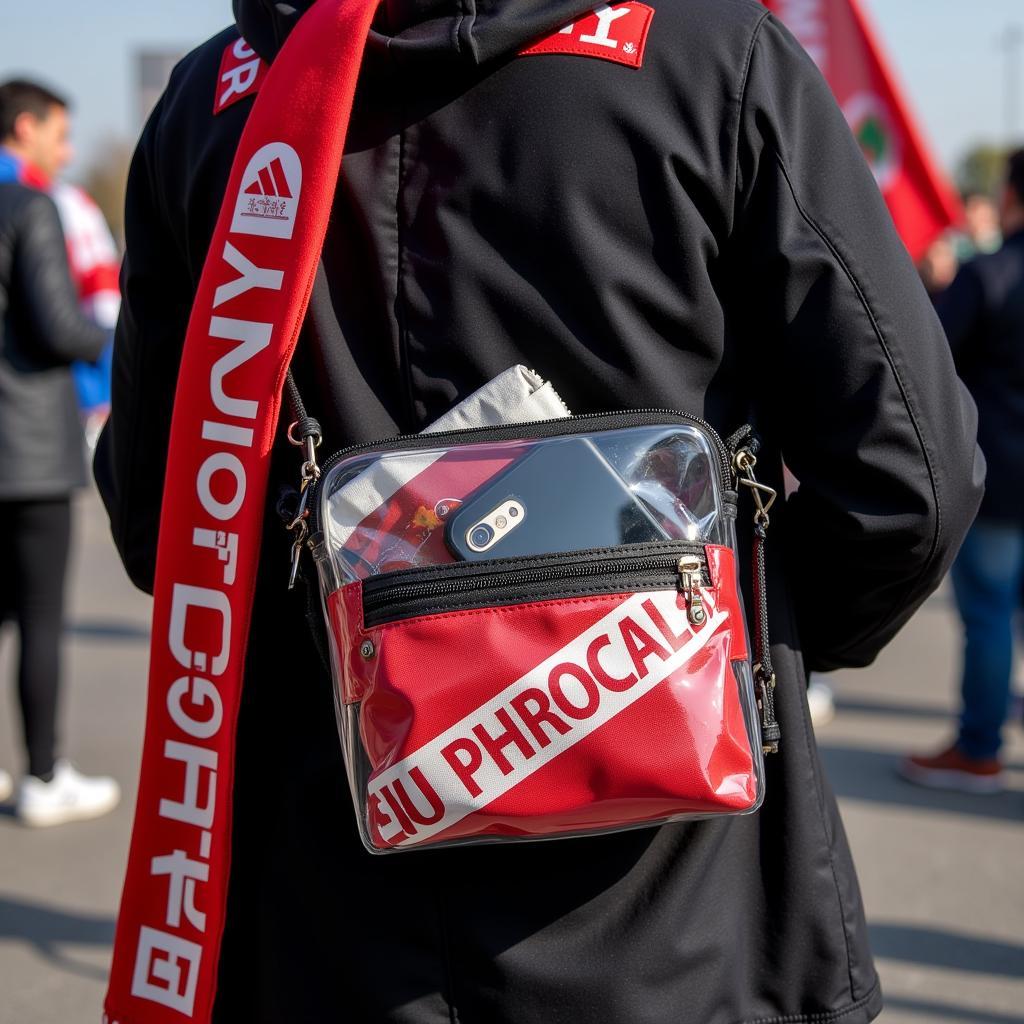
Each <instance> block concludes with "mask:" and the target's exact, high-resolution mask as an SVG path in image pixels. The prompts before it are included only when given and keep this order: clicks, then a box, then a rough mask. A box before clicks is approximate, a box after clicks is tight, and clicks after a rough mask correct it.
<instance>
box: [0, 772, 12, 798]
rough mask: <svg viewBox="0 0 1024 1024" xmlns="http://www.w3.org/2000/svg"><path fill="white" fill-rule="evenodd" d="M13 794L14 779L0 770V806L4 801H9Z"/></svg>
mask: <svg viewBox="0 0 1024 1024" xmlns="http://www.w3.org/2000/svg"><path fill="white" fill-rule="evenodd" d="M13 792H14V779H12V778H11V776H10V773H9V772H5V771H3V770H2V769H0V804H2V803H4V801H6V800H10V798H11V794H12V793H13Z"/></svg>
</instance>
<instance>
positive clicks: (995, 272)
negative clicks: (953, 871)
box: [903, 150, 1024, 793]
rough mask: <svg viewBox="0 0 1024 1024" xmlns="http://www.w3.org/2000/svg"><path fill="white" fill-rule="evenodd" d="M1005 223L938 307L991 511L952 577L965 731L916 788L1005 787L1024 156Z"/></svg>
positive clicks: (1019, 459)
mask: <svg viewBox="0 0 1024 1024" xmlns="http://www.w3.org/2000/svg"><path fill="white" fill-rule="evenodd" d="M1000 219H1001V222H1002V231H1003V235H1004V237H1005V242H1004V243H1003V245H1002V248H1000V249H999V250H998V252H995V253H992V254H988V255H982V256H979V257H977V258H976V259H974V260H972V261H971V262H969V263H967V264H965V265H964V267H963V268H962V269H961V270H960V272H959V273H958V274H957V276H956V279H955V280H954V281H953V283H952V285H951V286H950V287H949V289H948V290H947V291H946V293H945V294H944V295H943V296H942V297H941V298H940V299H939V302H938V311H939V316H940V318H941V320H942V323H943V326H944V327H945V328H946V334H947V336H948V338H949V343H950V346H951V347H952V350H953V358H954V360H955V361H956V365H957V370H958V372H959V373H960V376H961V377H962V378H963V380H964V382H965V383H966V384H967V387H968V389H969V390H970V392H971V394H972V395H973V396H974V400H975V402H976V403H977V405H978V419H979V426H978V441H979V444H980V445H981V450H982V452H983V453H984V455H985V458H986V459H987V461H988V484H987V490H986V493H985V498H984V500H983V502H982V506H981V511H980V512H979V514H978V518H977V520H976V521H975V523H974V526H972V527H971V530H970V533H968V535H967V539H966V540H965V541H964V545H963V548H962V549H961V551H960V554H959V556H958V557H957V560H956V562H955V564H954V566H953V573H952V577H953V587H954V590H955V593H956V601H957V607H958V608H959V610H960V616H961V618H962V619H963V623H964V632H965V646H964V663H963V677H962V682H961V693H962V701H963V706H962V711H961V715H960V728H959V733H958V735H957V737H956V740H955V742H954V743H952V744H951V745H950V746H948V747H947V748H946V749H945V750H943V751H941V752H940V753H939V754H937V755H934V756H922V755H919V756H915V757H910V758H907V760H906V761H904V763H903V774H904V775H905V776H906V777H907V778H908V779H910V780H911V781H913V782H918V783H921V784H922V785H927V786H934V787H941V788H951V789H958V790H966V791H968V792H972V793H994V792H998V791H999V790H1001V789H1003V788H1004V786H1005V778H1004V774H1003V766H1002V763H1001V761H1000V759H999V751H1000V747H1001V744H1002V739H1001V733H1002V728H1003V725H1004V724H1005V721H1006V718H1007V712H1008V707H1009V700H1010V683H1011V676H1012V673H1013V640H1014V636H1013V631H1014V618H1015V616H1016V612H1017V609H1018V608H1019V606H1020V602H1021V588H1022V586H1024V487H1022V486H1021V479H1022V478H1024V150H1020V151H1018V152H1016V153H1014V154H1013V155H1012V156H1011V157H1010V159H1009V164H1008V172H1007V180H1006V186H1005V189H1004V193H1003V199H1002V205H1001V216H1000Z"/></svg>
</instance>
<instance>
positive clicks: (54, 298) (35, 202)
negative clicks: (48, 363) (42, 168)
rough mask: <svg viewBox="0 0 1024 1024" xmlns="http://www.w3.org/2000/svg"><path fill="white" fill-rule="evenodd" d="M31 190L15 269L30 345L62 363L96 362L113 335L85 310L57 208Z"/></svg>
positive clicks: (15, 257)
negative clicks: (74, 276) (78, 292)
mask: <svg viewBox="0 0 1024 1024" xmlns="http://www.w3.org/2000/svg"><path fill="white" fill-rule="evenodd" d="M31 191H32V195H31V198H30V199H28V200H27V202H26V203H25V205H24V208H23V209H22V211H21V218H20V220H19V225H18V233H17V241H16V243H15V246H16V248H15V252H14V264H13V278H14V285H15V290H16V293H17V295H18V300H19V307H20V308H21V309H23V310H24V312H25V315H26V319H27V322H28V324H29V326H30V329H31V335H30V336H29V337H28V338H26V341H28V342H30V343H32V344H33V345H34V346H35V348H36V349H37V350H38V351H39V352H40V354H42V355H44V356H45V357H46V358H48V359H52V360H55V361H57V362H60V363H72V362H74V361H75V360H76V359H80V360H82V361H84V362H90V363H91V362H95V361H96V360H97V359H99V357H100V355H101V354H102V352H103V349H104V348H105V347H106V344H107V340H108V337H107V332H106V331H105V330H103V328H102V327H99V326H98V325H96V324H94V323H93V322H92V321H91V320H89V319H87V318H86V317H85V315H84V314H83V313H82V311H81V309H80V308H79V305H78V296H77V294H76V293H75V286H74V284H73V283H72V281H71V271H70V269H69V267H68V256H67V249H66V247H65V244H64V232H63V231H62V230H61V226H60V217H59V216H58V214H57V207H56V206H55V205H54V203H53V200H52V199H50V197H49V196H47V195H45V194H44V193H42V192H36V191H34V190H31Z"/></svg>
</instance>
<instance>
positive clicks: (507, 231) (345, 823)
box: [96, 0, 981, 1024]
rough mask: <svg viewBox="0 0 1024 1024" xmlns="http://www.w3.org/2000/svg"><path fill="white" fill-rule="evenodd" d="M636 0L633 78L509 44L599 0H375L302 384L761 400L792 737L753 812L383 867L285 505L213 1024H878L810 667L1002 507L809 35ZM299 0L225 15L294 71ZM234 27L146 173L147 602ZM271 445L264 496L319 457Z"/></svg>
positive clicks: (381, 408)
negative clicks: (340, 724) (372, 851)
mask: <svg viewBox="0 0 1024 1024" xmlns="http://www.w3.org/2000/svg"><path fill="white" fill-rule="evenodd" d="M648 3H649V4H650V6H652V7H653V8H654V15H653V20H652V21H651V23H650V30H649V32H648V34H647V37H646V46H645V47H644V46H642V45H641V44H642V42H643V41H642V40H640V39H631V38H623V37H618V36H616V34H615V33H614V31H612V32H610V34H609V36H608V44H609V45H608V46H606V47H605V49H607V50H608V51H609V53H612V55H613V58H614V57H615V56H618V57H623V56H624V55H626V54H631V55H632V58H633V59H636V57H637V54H638V50H641V49H642V50H643V54H642V66H641V67H639V68H634V67H630V66H628V63H625V62H623V61H622V60H616V59H610V60H609V59H600V58H598V57H594V56H576V55H571V54H565V53H548V54H527V55H523V56H519V55H518V54H519V52H520V51H521V50H522V49H523V48H524V47H525V46H527V45H528V44H530V43H532V42H534V41H535V40H537V39H540V38H544V37H547V36H551V35H552V34H554V33H558V32H559V30H560V29H561V28H562V27H563V26H566V25H567V23H570V22H573V23H574V25H575V26H576V27H575V29H573V30H570V31H576V32H577V33H582V32H584V31H586V30H587V28H588V26H593V25H594V24H595V21H596V19H595V18H594V16H593V15H592V14H591V10H590V9H591V8H592V7H593V6H594V3H593V0H491V2H488V3H487V4H480V3H478V4H476V5H472V4H471V5H467V4H465V3H460V2H455V0H389V2H387V3H386V4H383V5H382V7H381V8H380V10H379V12H378V15H377V19H376V22H375V31H374V33H373V34H372V35H371V39H370V42H369V45H368V47H367V51H366V57H365V62H364V66H363V69H362V72H361V80H360V87H359V91H358V94H357V98H356V106H355V112H354V117H353V122H352V126H351V129H350V134H349V139H348V145H347V153H346V156H345V159H344V163H343V168H342V174H341V177H340V180H339V182H338V187H337V190H336V195H335V204H334V210H333V215H332V218H331V223H330V228H329V230H328V235H327V240H326V243H325V246H324V250H323V254H322V266H321V269H320V271H319V272H318V274H317V277H316V280H315V283H314V287H313V294H312V300H311V303H310V306H309V312H308V315H307V317H306V323H305V327H304V330H303V334H302V337H301V339H300V341H299V346H298V354H297V362H296V364H295V372H296V375H297V379H298V383H299V386H300V387H301V388H302V390H303V394H304V396H305V398H306V402H307V404H308V405H309V406H310V407H311V411H312V412H314V413H315V415H316V416H318V417H319V418H320V420H321V422H322V423H323V425H324V432H325V435H326V442H325V450H326V448H327V447H329V448H332V449H336V448H341V447H342V446H344V445H347V444H350V443H353V442H358V441H364V440H372V439H378V438H382V437H386V436H388V435H393V434H397V433H400V432H410V431H417V430H420V429H421V428H422V427H423V426H425V425H426V424H427V423H429V422H430V421H432V420H433V419H435V418H437V417H438V416H439V415H440V414H441V413H443V412H444V411H445V410H447V409H448V408H449V407H450V406H451V405H452V403H454V402H455V401H457V400H458V399H459V398H460V397H463V396H465V395H467V394H468V393H470V392H471V391H473V390H474V389H475V388H477V387H479V386H480V385H481V384H483V383H484V382H486V381H487V380H489V379H490V378H492V377H494V376H496V375H497V374H498V373H500V372H501V371H503V370H505V369H507V368H508V367H509V366H510V365H512V364H514V363H523V364H525V365H528V366H533V367H535V368H536V369H537V371H538V372H539V373H541V374H542V375H543V376H545V377H546V378H548V379H550V380H551V381H552V382H553V383H554V385H555V387H556V388H557V389H558V390H559V392H560V393H561V394H562V396H563V398H564V399H565V400H566V403H567V404H568V405H569V407H570V408H571V409H573V411H575V412H580V413H583V412H591V411H597V410H602V409H615V408H620V409H621V408H628V407H645V406H650V407H668V408H678V409H681V410H684V411H688V412H691V413H696V414H703V415H704V416H705V417H706V418H707V419H708V420H710V421H711V423H712V424H714V425H715V426H717V427H718V428H719V429H721V430H723V431H731V430H732V429H734V428H735V426H737V425H739V424H742V423H744V422H745V421H746V420H747V418H748V417H749V416H751V415H754V416H756V418H757V422H758V425H759V427H760V430H761V433H762V434H763V436H764V439H765V442H766V450H765V452H764V454H763V455H762V457H761V460H760V461H759V463H758V470H759V473H760V470H761V469H762V467H763V468H764V474H765V478H766V480H767V482H769V483H771V484H773V485H774V486H776V487H778V488H780V490H781V487H782V469H781V466H782V459H781V457H782V455H785V457H786V460H787V461H788V462H789V463H790V464H791V465H792V467H793V470H794V472H795V473H796V475H797V476H798V477H799V479H800V480H801V487H800V490H799V491H798V492H797V493H796V494H795V495H794V496H793V497H791V498H790V500H789V501H788V502H787V503H786V504H785V506H783V507H782V508H780V510H779V512H778V515H777V516H776V515H775V514H774V513H773V515H772V533H773V536H772V538H771V541H770V544H771V546H772V547H771V551H770V553H769V556H768V561H769V581H768V592H769V595H770V599H769V602H768V604H769V614H770V617H771V628H772V637H773V641H774V643H773V648H772V656H773V660H774V661H775V665H776V669H777V671H778V678H779V682H778V688H777V691H776V693H777V702H778V705H779V718H780V720H781V724H782V729H783V742H782V750H781V753H780V754H779V755H778V756H776V757H772V758H769V762H770V763H769V765H768V768H767V772H768V777H767V797H766V800H765V803H764V806H763V808H762V809H761V811H760V812H759V813H758V814H756V815H753V816H750V817H741V818H731V819H730V820H728V821H724V820H723V821H717V822H697V823H693V824H687V825H668V826H665V827H663V828H655V829H645V830H639V831H634V832H627V833H621V834H618V835H611V836H604V837H594V838H586V839H572V840H564V841H559V842H547V843H532V844H521V845H516V846H511V847H510V846H501V845H495V846H479V847H463V848H459V849H452V850H443V851H433V852H431V851H423V852H418V853H413V854H408V855H401V856H394V857H372V856H370V855H368V854H366V853H365V852H364V850H363V848H362V845H361V843H360V841H359V839H358V836H357V835H356V830H355V823H354V816H353V813H352V807H351V802H350V798H349V795H348V791H347V786H346V782H345V775H344V769H343V767H342V763H341V757H340V752H339V745H338V739H337V734H336V727H335V718H334V708H333V700H332V693H331V685H330V681H329V678H328V676H327V674H326V673H325V671H324V668H323V665H322V663H321V662H320V659H319V656H318V655H317V653H316V651H315V649H314V647H313V644H312V642H311V640H310V637H309V633H308V630H307V627H306V624H305V621H304V612H305V605H306V598H305V596H304V595H303V594H301V593H300V592H299V591H298V590H297V591H294V592H292V593H291V594H289V593H288V592H287V591H286V589H285V583H286V580H285V578H284V577H285V576H287V561H288V548H289V543H288V540H287V538H286V536H285V534H284V531H283V530H282V528H281V526H280V525H279V523H278V522H277V521H276V517H275V516H274V514H273V513H272V512H270V513H269V514H268V515H267V518H266V534H265V541H264V545H265V557H264V559H263V567H262V570H261V578H260V580H259V583H258V585H257V593H256V602H255V607H254V610H253V618H252V627H251V637H250V643H249V651H248V661H247V675H246V683H245V689H244V692H243V696H242V708H241V714H240V720H239V725H238V755H237V761H236V766H235V776H234V778H235V790H234V801H233V808H234V855H233V857H232V877H231V886H230V892H229V897H228V923H227V931H226V933H225V936H224V942H223V949H222V958H221V964H220V971H219V993H218V999H217V1007H216V1012H215V1017H216V1019H217V1020H218V1021H221V1022H235V1021H245V1022H247V1024H299V1022H303V1024H304V1022H308V1021H317V1022H320V1021H324V1022H326V1021H340V1020H351V1021H358V1022H360V1024H384V1022H387V1024H441V1022H450V1021H453V1020H456V1019H457V1020H459V1021H461V1022H462V1024H742V1022H754V1021H758V1022H760V1024H769V1022H780V1024H781V1022H783V1021H787V1022H788V1021H793V1022H795V1021H822V1022H824V1021H831V1020H840V1019H841V1021H842V1024H863V1022H865V1021H868V1020H871V1019H872V1018H873V1017H875V1016H876V1015H877V1014H878V1012H879V1009H880V1006H881V994H880V991H879V987H878V979H877V976H876V974H875V971H874V967H873V965H872V961H871V955H870V952H869V950H868V946H867V936H866V928H865V924H864V919H863V914H862V910H861V900H860V895H859V892H858V886H857V881H856V878H855V876H854V871H853V866H852V864H851V862H850V854H849V850H848V847H847V843H846V839H845V836H844V834H843V829H842V825H841V823H840V820H839V816H838V812H837V809H836V804H835V800H834V798H833V796H832V794H831V792H830V790H829V787H828V785H827V783H826V781H825V780H824V778H823V777H822V772H821V767H820V765H819V762H818V757H817V754H816V751H815V746H814V738H813V735H812V732H811V728H810V724H809V722H808V719H807V707H806V703H805V699H804V691H805V682H806V676H805V665H806V666H808V667H813V668H821V669H833V668H837V667H840V666H850V665H865V664H868V663H869V662H870V661H871V660H872V659H873V658H874V657H875V655H876V654H877V652H878V651H879V650H880V649H881V647H882V646H883V645H884V644H885V643H886V642H887V641H888V640H889V639H890V638H891V637H892V636H893V635H894V633H895V632H896V631H897V629H898V628H899V627H900V626H901V625H902V624H903V623H904V622H905V621H906V620H907V619H908V618H909V616H910V615H911V614H912V612H913V611H914V609H915V608H916V607H917V606H918V605H919V604H920V603H921V601H923V600H924V598H925V597H926V596H927V595H928V594H929V593H930V592H931V591H932V590H933V589H934V587H935V586H936V585H937V584H938V582H939V580H940V579H941V578H942V576H943V574H944V573H945V571H946V569H947V567H948V565H949V563H950V562H951V561H952V558H953V555H954V552H955V550H956V548H957V546H958V545H959V543H960V540H961V538H962V537H963V534H964V533H965V532H966V530H967V527H968V525H969V523H970V521H971V520H972V519H973V517H974V513H975V511H976V509H977V505H978V502H979V500H980V495H981V484H980V477H981V462H980V460H979V459H978V458H977V455H976V445H975V430H976V424H975V414H974V408H973V404H972V402H971V400H970V398H969V396H967V394H966V392H965V391H964V390H963V389H962V387H961V386H960V384H959V382H958V381H957V379H956V376H955V373H954V370H953V363H952V359H951V357H950V354H949V349H948V346H947V344H946V341H945V338H944V337H943V334H942V329H941V327H940V326H939V323H938V320H937V319H936V317H935V314H934V311H933V309H932V307H931V304H930V302H929V300H928V298H927V295H926V294H925V292H924V290H923V288H922V287H921V284H920V282H919V280H918V278H917V275H916V273H915V271H914V267H913V266H912V264H911V262H910V260H909V258H908V256H907V254H906V251H905V249H904V248H903V246H902V244H901V243H900V240H899V238H898V237H897V235H896V233H895V231H894V230H893V226H892V222H891V219H890V217H889V214H888V212H887V210H886V208H885V206H884V204H883V202H882V199H881V196H880V195H879V192H878V189H877V187H876V185H875V182H874V180H873V179H872V177H871V173H870V171H869V170H868V168H867V167H866V165H865V163H864V159H863V157H862V156H861V153H860V150H859V148H858V146H857V144H856V142H855V141H854V139H853V138H852V136H851V134H850V131H849V129H848V128H847V125H846V122H845V121H844V119H843V116H842V113H841V112H840V111H839V109H838V108H837V106H836V103H835V101H834V99H833V98H832V95H831V93H830V91H829V89H828V86H827V85H826V83H825V82H824V80H823V79H822V77H821V75H820V73H819V72H818V70H817V68H816V67H815V65H814V64H813V63H812V61H811V60H810V59H809V58H808V57H807V55H806V54H805V53H804V52H803V51H802V50H801V48H800V47H799V46H798V45H797V44H796V43H795V42H794V40H793V39H792V37H791V36H790V35H789V34H788V33H787V32H786V31H785V29H783V28H782V27H781V26H780V25H779V24H778V22H776V21H775V20H774V19H773V18H772V17H771V16H770V15H768V14H767V12H766V11H765V9H764V8H763V7H762V6H761V5H760V4H758V3H755V2H753V0H687V2H686V3H679V2H678V0H648ZM308 6H309V4H308V3H306V2H296V0H293V4H292V6H290V7H287V8H286V7H285V5H279V4H272V3H269V2H265V0H236V3H235V10H236V16H237V21H238V28H239V29H240V30H241V32H242V34H243V36H244V37H245V39H246V40H247V42H248V43H249V44H250V45H251V46H253V47H255V49H256V51H257V53H259V54H260V55H261V56H263V57H264V58H265V59H266V60H273V59H274V56H275V54H276V53H277V51H278V49H279V47H280V46H281V43H282V40H284V38H285V37H286V36H287V34H288V32H289V30H290V28H291V26H292V25H293V24H294V22H295V19H296V18H299V17H302V15H303V10H304V9H305V8H307V7H308ZM621 7H624V5H618V4H617V5H614V9H616V10H618V9H619V8H621ZM602 12H603V13H604V14H605V15H607V13H608V12H607V10H605V9H604V8H602ZM587 18H589V19H590V20H589V21H587V20H586V19H587ZM237 35H238V33H237V31H236V29H235V28H231V29H228V30H225V31H224V32H223V33H221V34H220V35H218V36H216V37H214V38H213V39H211V40H210V41H209V42H208V43H206V44H204V45H203V46H201V47H199V48H198V49H197V50H196V51H194V52H193V53H192V54H190V55H189V56H188V57H186V58H185V59H184V61H183V62H182V63H181V64H180V65H179V66H178V68H177V69H176V71H175V72H174V74H173V76H172V79H171V83H170V85H169V87H168V89H167V92H166V94H165V95H164V97H163V99H162V100H161V102H160V103H159V105H158V106H157V108H156V110H155V112H154V114H153V116H152V118H151V120H150V122H149V124H148V126H147V127H146V129H145V131H144V133H143V137H142V140H141V142H140V144H139V147H138V151H137V153H136V156H135V161H134V165H133V169H132V173H131V179H130V183H129V194H128V203H127V219H126V227H127V236H128V237H127V240H128V251H127V256H126V263H125V265H124V270H123V278H122V284H123V292H124V305H123V307H122V314H121V320H120V323H119V327H118V335H117V340H116V344H115V360H114V394H113V413H112V419H111V421H110V423H109V424H108V427H107V429H106V431H105V433H104V434H103V436H102V438H101V441H100V446H99V451H98V453H97V461H96V474H97V479H98V480H99V482H100V485H101V489H102V491H103V494H104V499H105V501H106V503H107V508H108V510H109V513H110V517H111V524H112V528H113V533H114V537H115V540H116V542H117V545H118V547H119V549H120V551H121V555H122V558H123V559H124V562H125V565H126V566H127V568H128V571H129V573H130V574H131V576H132V578H133V580H135V581H136V583H137V584H138V585H139V586H141V587H143V588H144V589H149V588H151V586H152V582H153V571H154V556H155V551H156V543H157V531H158V518H159V512H160V499H161V492H162V487H163V470H164V462H165V454H166V450H167V437H168V431H169V426H170V420H171V408H172V404H173V398H174V381H175V379H176V376H177V372H178V365H179V360H180V356H181V348H182V341H183V339H184V337H185V329H186V323H187V319H188V314H189V308H190V305H191V303H192V300H193V290H194V287H195V282H196V281H197V280H198V277H199V273H200V269H201V267H202V265H203V260H204V258H205V256H206V252H207V248H208V246H209V240H210V236H211V233H212V230H213V226H214V222H215V219H216V217H217V214H218V210H219V208H220V203H221V199H222V197H223V194H224V187H225V182H226V180H227V177H228V172H229V168H230V165H231V161H232V158H233V156H234V153H235V148H236V145H237V142H238V138H239V134H240V132H241V129H242V126H243V124H244V122H245V118H246V116H247V114H248V112H249V110H250V109H251V103H252V100H251V98H250V95H245V96H243V97H240V98H239V97H236V98H235V100H234V101H233V102H231V103H230V104H229V105H226V106H224V107H223V108H222V110H221V112H220V113H218V114H214V113H213V108H214V103H215V102H217V103H219V102H220V97H221V96H223V95H224V93H225V92H226V91H227V84H229V83H224V82H221V81H220V80H219V76H220V75H221V74H222V70H221V60H222V57H223V56H224V53H225V50H226V49H227V48H228V47H229V46H231V45H233V44H234V42H235V41H236V40H237ZM627 44H628V45H629V46H630V47H631V49H630V50H628V51H627V50H626V49H625V47H626V46H627ZM620 48H621V49H620ZM594 49H595V50H596V47H595V48H594ZM613 51H614V53H613ZM280 441H281V443H280V446H279V449H278V454H279V458H278V460H277V464H276V466H275V467H274V468H273V469H272V470H271V476H272V480H271V488H270V491H271V493H274V491H275V488H276V486H277V485H278V484H288V485H290V484H291V483H292V480H293V477H294V475H295V471H296V470H295V465H294V455H293V450H292V449H290V448H289V446H288V444H287V442H286V441H285V439H284V437H283V436H282V437H281V439H280ZM742 514H743V516H744V517H748V516H749V514H750V507H749V505H748V504H746V503H745V505H744V508H743V511H742ZM282 574H283V575H282ZM463 656H465V657H472V656H473V655H472V651H466V652H464V655H463ZM143 682H144V681H143V680H141V679H140V680H139V684H140V685H142V684H143Z"/></svg>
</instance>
